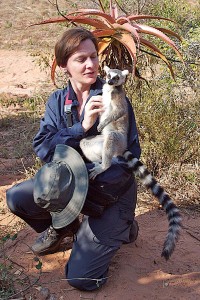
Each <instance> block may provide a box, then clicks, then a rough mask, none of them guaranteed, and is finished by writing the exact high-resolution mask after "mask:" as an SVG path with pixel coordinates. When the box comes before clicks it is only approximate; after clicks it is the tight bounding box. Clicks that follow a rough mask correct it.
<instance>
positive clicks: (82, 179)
mask: <svg viewBox="0 0 200 300" xmlns="http://www.w3.org/2000/svg"><path fill="white" fill-rule="evenodd" d="M53 161H59V162H64V163H66V164H67V165H68V166H69V167H70V169H71V171H72V173H73V175H74V180H75V188H74V193H73V196H72V198H71V200H70V201H69V203H68V204H67V206H66V207H65V208H64V209H63V210H62V211H60V212H51V216H52V225H53V227H54V228H55V229H59V228H63V227H65V226H67V225H69V224H70V223H72V222H73V221H74V220H75V219H76V218H77V217H78V215H79V213H80V212H81V210H82V208H83V205H84V203H85V199H86V196H87V192H88V183H89V179H88V171H87V168H86V165H85V162H84V161H83V159H82V157H81V155H80V154H79V153H78V152H77V151H76V150H74V149H73V148H71V147H69V146H66V145H61V144H59V145H57V146H56V149H55V153H54V156H53Z"/></svg>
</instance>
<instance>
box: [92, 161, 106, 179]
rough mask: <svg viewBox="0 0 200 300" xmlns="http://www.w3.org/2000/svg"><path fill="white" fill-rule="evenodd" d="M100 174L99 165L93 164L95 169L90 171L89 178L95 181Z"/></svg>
mask: <svg viewBox="0 0 200 300" xmlns="http://www.w3.org/2000/svg"><path fill="white" fill-rule="evenodd" d="M102 172H103V169H102V167H101V165H100V164H95V167H94V168H93V169H91V170H90V174H89V178H90V179H95V177H96V176H97V175H98V174H100V173H102Z"/></svg>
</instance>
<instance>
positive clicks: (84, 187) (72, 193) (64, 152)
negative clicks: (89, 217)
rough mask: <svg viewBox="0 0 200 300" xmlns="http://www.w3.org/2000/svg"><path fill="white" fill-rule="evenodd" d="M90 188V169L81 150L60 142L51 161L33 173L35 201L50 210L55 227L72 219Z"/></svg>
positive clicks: (79, 209) (67, 223)
mask: <svg viewBox="0 0 200 300" xmlns="http://www.w3.org/2000/svg"><path fill="white" fill-rule="evenodd" d="M87 191H88V171H87V168H86V166H85V163H84V161H83V159H82V157H81V156H80V154H79V153H78V152H77V151H76V150H74V149H73V148H71V147H69V146H66V145H57V146H56V149H55V153H54V156H53V159H52V162H50V163H47V164H45V165H44V166H43V167H42V168H41V169H40V170H39V171H38V172H37V173H36V175H35V177H34V191H33V195H34V201H35V203H36V204H37V205H39V206H40V207H42V208H44V209H46V210H47V211H49V212H50V213H51V216H52V225H53V227H54V228H55V229H59V228H63V227H65V226H67V225H69V224H70V223H71V222H73V221H74V220H75V219H76V218H77V216H78V215H79V213H80V212H81V210H82V208H83V205H84V202H85V199H86V195H87Z"/></svg>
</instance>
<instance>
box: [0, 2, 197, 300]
mask: <svg viewBox="0 0 200 300" xmlns="http://www.w3.org/2000/svg"><path fill="white" fill-rule="evenodd" d="M3 2H4V8H5V14H8V11H9V5H10V6H11V4H12V3H11V2H12V1H11V0H10V1H9V0H8V1H3ZM25 2H26V4H28V6H27V7H26V8H27V10H26V13H27V14H28V16H29V13H30V7H31V5H32V4H33V1H25ZM20 3H21V1H16V3H15V5H18V6H17V9H18V11H20ZM36 6H37V5H36V4H34V5H33V7H34V11H35V10H37V7H36ZM23 9H24V8H23ZM24 11H25V10H24ZM45 13H48V14H49V11H48V9H47V8H46V10H45V12H44V14H45ZM16 22H19V18H18V19H17V21H16ZM9 39H10V36H9V35H8V36H7V38H6V39H4V41H3V48H4V49H2V50H0V73H1V77H0V94H1V96H2V97H7V99H11V98H12V97H18V96H20V97H22V98H23V97H26V96H27V95H28V96H30V95H34V94H35V93H39V91H41V90H43V88H44V86H45V88H46V87H49V89H52V88H53V87H52V84H51V83H50V81H49V76H48V74H46V73H45V72H42V71H41V70H40V68H39V67H38V66H37V65H36V64H35V63H34V62H33V57H32V56H30V55H29V54H28V53H27V51H25V50H24V49H22V50H21V49H20V47H19V43H17V39H16V40H15V42H16V43H15V45H16V48H17V49H13V48H14V46H12V47H11V48H9V49H8V47H7V45H8V44H9V45H10V42H9ZM8 113H11V114H13V115H17V113H18V108H17V107H16V106H15V107H13V106H11V107H8V108H5V107H1V113H0V115H1V117H2V116H3V115H4V114H8ZM6 130H7V131H9V127H8V128H7V129H6ZM0 134H1V136H3V138H5V139H6V135H5V128H3V127H2V128H0ZM6 134H7V133H6ZM0 145H1V153H0V231H1V236H2V232H4V231H5V232H7V231H9V228H10V229H12V228H13V226H14V227H15V228H18V230H19V232H18V236H17V238H16V239H15V240H13V241H12V240H8V241H7V242H6V243H5V248H4V249H3V252H1V253H6V256H8V257H9V259H8V260H7V263H9V262H12V265H13V270H12V274H13V278H20V279H21V282H22V285H21V286H19V285H18V287H17V291H22V290H25V291H24V298H23V299H27V300H28V299H29V300H31V299H39V300H40V299H41V300H42V299H51V300H54V299H55V300H56V299H60V300H63V299H64V300H65V299H70V300H77V299H95V300H103V299H109V300H121V299H124V300H132V299H136V300H140V299H148V300H153V299H162V300H164V299H165V300H168V299H177V300H179V299H181V300H190V299H191V300H198V299H200V268H199V266H200V255H199V253H200V218H199V213H198V212H194V211H189V210H182V216H183V225H184V228H183V230H182V234H181V238H180V240H179V242H178V244H177V248H176V250H175V252H174V254H173V256H172V257H171V259H170V260H169V261H168V262H166V261H165V260H164V259H163V258H161V257H160V254H161V251H162V244H163V242H164V239H165V235H166V232H167V218H166V216H165V213H164V212H163V211H162V210H160V209H159V207H158V206H155V205H154V206H152V207H151V208H147V207H145V206H141V205H139V206H138V207H137V210H136V218H137V221H138V223H139V227H140V231H139V237H138V239H137V241H136V243H133V244H130V245H123V246H122V247H121V249H120V250H119V252H118V253H117V254H116V256H115V257H114V259H113V260H112V263H111V266H110V270H109V279H108V282H107V284H106V285H105V286H104V287H103V288H102V289H100V290H97V291H95V292H92V293H89V292H80V291H77V290H75V289H73V288H71V287H70V285H69V284H68V283H67V282H66V280H65V278H64V272H63V271H64V265H65V263H66V261H67V259H68V258H69V255H70V249H71V245H72V241H71V240H70V239H66V240H65V241H64V244H63V246H62V249H61V251H60V252H58V253H56V254H52V255H46V256H44V257H42V258H40V261H41V262H42V269H41V270H38V269H37V268H36V266H37V265H38V263H39V262H40V261H36V260H35V258H34V255H33V254H32V253H31V251H30V248H29V246H30V245H31V244H32V242H33V240H34V239H35V238H36V234H35V232H34V231H33V230H32V229H30V228H29V227H27V226H24V225H23V224H22V223H21V221H20V220H19V219H18V218H16V217H14V216H13V215H12V214H10V212H9V211H8V210H7V207H6V204H5V191H6V189H7V188H9V187H10V186H11V185H12V184H14V183H15V182H17V181H19V180H23V179H24V178H25V175H24V173H22V172H21V171H19V170H20V166H21V165H22V162H21V160H20V159H17V158H12V157H9V156H8V157H6V156H5V155H4V151H5V149H4V147H3V144H2V143H0ZM6 145H8V146H6V147H8V148H7V149H6V150H7V151H9V144H6ZM12 147H13V146H12ZM150 199H151V198H150ZM1 258H2V257H1ZM0 288H1V282H0ZM20 296H21V295H19V294H17V295H16V297H15V298H16V299H22V298H20Z"/></svg>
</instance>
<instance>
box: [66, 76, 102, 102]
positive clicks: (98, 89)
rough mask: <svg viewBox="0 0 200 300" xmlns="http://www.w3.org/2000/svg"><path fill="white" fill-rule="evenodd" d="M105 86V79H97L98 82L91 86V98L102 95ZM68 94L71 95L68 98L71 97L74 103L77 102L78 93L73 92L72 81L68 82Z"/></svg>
mask: <svg viewBox="0 0 200 300" xmlns="http://www.w3.org/2000/svg"><path fill="white" fill-rule="evenodd" d="M103 84H104V81H103V79H101V78H100V77H97V80H96V81H95V83H93V84H92V85H91V88H90V94H89V98H90V97H92V96H96V95H101V94H102V86H103ZM66 92H67V93H69V96H68V97H69V99H70V100H72V101H74V100H77V97H76V93H75V92H74V90H73V87H72V84H71V82H70V80H69V82H68V86H67V91H66Z"/></svg>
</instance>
